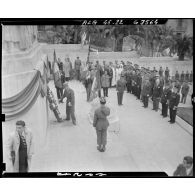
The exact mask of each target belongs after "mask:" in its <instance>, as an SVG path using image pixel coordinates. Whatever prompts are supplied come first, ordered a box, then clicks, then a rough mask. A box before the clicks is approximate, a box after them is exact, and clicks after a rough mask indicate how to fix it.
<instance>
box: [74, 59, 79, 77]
mask: <svg viewBox="0 0 195 195" xmlns="http://www.w3.org/2000/svg"><path fill="white" fill-rule="evenodd" d="M74 68H75V71H76V79H77V80H78V81H80V77H81V72H80V71H81V60H80V59H79V57H77V59H76V60H75V62H74Z"/></svg>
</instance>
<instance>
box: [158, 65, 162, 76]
mask: <svg viewBox="0 0 195 195" xmlns="http://www.w3.org/2000/svg"><path fill="white" fill-rule="evenodd" d="M158 73H159V76H160V77H162V76H163V69H162V66H161V67H160V69H159V72H158Z"/></svg>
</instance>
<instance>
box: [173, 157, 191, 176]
mask: <svg viewBox="0 0 195 195" xmlns="http://www.w3.org/2000/svg"><path fill="white" fill-rule="evenodd" d="M173 176H179V177H182V176H183V177H185V176H193V158H192V157H191V156H185V157H184V159H183V163H182V164H180V165H179V166H178V167H177V169H176V170H175V171H174V173H173Z"/></svg>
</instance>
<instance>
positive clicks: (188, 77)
mask: <svg viewBox="0 0 195 195" xmlns="http://www.w3.org/2000/svg"><path fill="white" fill-rule="evenodd" d="M175 80H178V81H180V82H184V81H187V82H192V81H193V72H192V71H191V72H190V73H189V72H188V70H187V71H186V73H184V71H182V73H181V75H180V74H179V72H178V70H177V71H176V73H175Z"/></svg>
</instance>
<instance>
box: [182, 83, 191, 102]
mask: <svg viewBox="0 0 195 195" xmlns="http://www.w3.org/2000/svg"><path fill="white" fill-rule="evenodd" d="M189 89H190V86H189V85H188V82H187V81H185V82H184V84H183V85H182V88H181V94H182V98H181V103H184V104H185V103H186V98H187V95H188V92H189Z"/></svg>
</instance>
